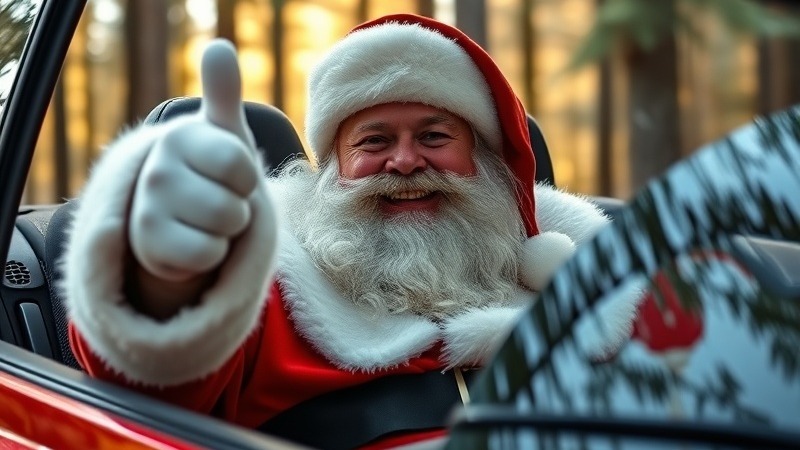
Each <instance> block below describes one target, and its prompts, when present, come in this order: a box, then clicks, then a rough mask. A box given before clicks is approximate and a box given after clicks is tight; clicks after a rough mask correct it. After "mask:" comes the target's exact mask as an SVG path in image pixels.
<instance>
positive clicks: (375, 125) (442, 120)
mask: <svg viewBox="0 0 800 450" xmlns="http://www.w3.org/2000/svg"><path fill="white" fill-rule="evenodd" d="M436 124H442V125H444V126H446V127H449V128H453V127H455V122H453V120H452V119H450V118H449V117H447V116H444V115H441V114H435V115H432V116H426V117H424V118H422V119H421V120H420V121H419V122H418V124H417V125H418V126H428V125H436ZM387 128H389V124H388V123H386V122H381V121H377V120H376V121H374V122H367V123H365V124H363V125H359V126H358V127H357V128H356V129H355V131H356V133H364V132H366V131H384V130H386V129H387Z"/></svg>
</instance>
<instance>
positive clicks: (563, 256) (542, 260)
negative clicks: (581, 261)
mask: <svg viewBox="0 0 800 450" xmlns="http://www.w3.org/2000/svg"><path fill="white" fill-rule="evenodd" d="M574 253H575V243H574V242H572V239H570V237H569V236H567V235H566V234H564V233H559V232H556V231H545V232H544V233H539V234H537V235H536V236H532V237H530V238H528V240H526V241H525V243H524V244H523V247H522V258H521V259H520V267H519V271H520V274H519V276H520V279H521V280H522V282H523V283H525V285H526V286H528V287H529V288H531V289H533V290H534V291H541V290H542V289H544V287H545V286H547V283H548V282H550V278H551V277H552V276H553V274H554V273H555V272H556V270H557V269H558V268H559V267H561V265H562V264H563V263H564V262H566V261H567V260H568V259H569V258H570V257H571V256H572V255H573V254H574Z"/></svg>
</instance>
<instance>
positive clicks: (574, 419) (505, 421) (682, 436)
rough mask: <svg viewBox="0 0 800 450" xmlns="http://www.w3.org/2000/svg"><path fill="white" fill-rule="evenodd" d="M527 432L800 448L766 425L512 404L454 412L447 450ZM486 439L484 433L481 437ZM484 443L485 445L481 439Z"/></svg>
mask: <svg viewBox="0 0 800 450" xmlns="http://www.w3.org/2000/svg"><path fill="white" fill-rule="evenodd" d="M523 428H525V429H528V430H533V431H536V432H537V433H539V434H545V433H546V434H555V433H563V434H581V435H587V434H591V435H608V436H611V437H613V438H620V437H638V438H647V439H658V440H659V441H682V442H687V441H690V442H698V443H704V444H708V445H710V446H712V447H714V448H719V447H725V446H731V447H733V448H745V447H751V448H757V449H767V448H769V449H787V450H789V449H791V450H796V449H798V448H800V433H796V432H790V431H786V430H780V429H775V428H772V427H769V426H766V425H748V424H744V423H729V424H726V423H711V422H698V421H691V422H689V421H682V420H664V419H663V418H656V419H644V418H640V417H587V416H577V415H574V414H569V413H565V414H547V413H540V412H525V413H523V412H520V411H517V410H515V409H514V408H513V407H512V406H500V405H471V406H469V407H467V408H464V409H462V410H459V411H456V413H455V414H454V416H453V431H452V432H451V435H450V442H449V443H448V447H447V448H448V449H450V448H452V449H457V448H460V447H459V445H460V444H463V443H466V442H468V443H469V445H470V447H477V448H479V447H481V441H480V440H479V439H476V438H477V436H476V433H490V432H492V431H496V432H500V431H501V430H503V431H510V430H515V429H523ZM484 438H488V434H486V435H484ZM484 442H485V441H484Z"/></svg>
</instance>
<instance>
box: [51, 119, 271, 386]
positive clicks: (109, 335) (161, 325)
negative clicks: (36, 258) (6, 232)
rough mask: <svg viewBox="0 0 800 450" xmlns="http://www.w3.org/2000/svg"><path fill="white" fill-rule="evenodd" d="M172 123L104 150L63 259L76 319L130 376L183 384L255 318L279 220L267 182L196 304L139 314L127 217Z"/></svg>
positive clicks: (215, 363)
mask: <svg viewBox="0 0 800 450" xmlns="http://www.w3.org/2000/svg"><path fill="white" fill-rule="evenodd" d="M167 126H168V125H165V126H161V125H159V126H154V127H149V126H140V127H138V128H137V129H135V130H134V131H132V132H129V133H128V134H126V135H125V136H123V137H121V138H120V139H118V140H117V141H116V143H115V144H113V145H112V146H111V148H109V149H108V150H106V152H105V154H104V155H103V158H102V159H101V161H100V162H99V163H98V164H97V165H96V166H95V168H94V169H93V173H92V176H91V178H90V181H89V182H88V184H87V185H86V186H85V188H84V192H83V194H82V195H81V198H80V203H79V205H78V209H77V211H76V213H75V217H74V220H73V223H72V226H71V233H70V238H69V242H68V246H67V249H66V254H65V258H64V260H63V262H62V265H63V271H64V284H63V286H61V288H62V289H63V291H64V293H65V295H66V298H67V307H68V310H69V313H70V319H71V320H72V322H73V323H74V325H75V327H76V328H77V330H78V331H80V333H81V334H82V335H83V337H84V339H85V340H86V342H87V343H88V344H89V345H90V346H91V348H92V350H93V351H94V352H95V353H96V354H97V355H98V356H99V357H100V358H101V359H103V360H105V361H106V363H107V364H108V365H109V366H110V367H111V368H113V369H114V370H116V371H118V372H120V373H122V374H123V375H124V376H125V377H126V378H127V379H128V380H130V381H132V382H136V383H142V384H146V385H160V386H167V385H176V384H181V383H184V382H188V381H192V380H195V379H198V378H202V377H203V376H206V375H209V374H211V373H213V372H214V371H215V370H217V369H219V368H220V367H221V366H222V365H223V364H224V363H225V361H227V360H228V359H229V358H230V357H231V355H232V354H233V353H234V352H235V351H236V349H237V348H238V347H239V346H240V345H241V344H242V342H243V341H244V340H245V339H246V338H247V336H248V335H249V334H250V333H251V332H252V330H253V329H254V327H255V326H256V325H257V320H258V319H259V317H260V312H261V310H262V308H263V304H264V301H265V299H266V293H267V289H268V287H269V281H270V279H271V275H272V267H273V266H274V264H273V256H274V253H275V236H276V223H275V217H274V215H273V214H272V211H271V207H270V205H271V200H270V198H269V194H268V192H267V189H266V186H265V183H264V181H263V179H262V181H261V183H260V184H259V187H258V188H257V189H256V191H255V192H254V193H253V195H252V197H251V207H252V212H253V217H252V222H251V224H250V226H249V228H248V229H247V230H246V231H245V232H244V233H243V234H242V236H241V237H240V238H239V239H238V240H237V241H236V242H235V244H234V245H233V246H232V247H231V251H230V254H229V256H228V258H227V260H226V261H225V263H224V264H223V265H222V267H221V269H220V274H219V279H218V281H217V282H216V284H215V285H214V286H212V287H211V288H210V289H209V290H208V291H206V292H205V293H204V294H203V296H202V298H201V303H200V305H199V306H197V307H191V308H186V309H184V310H183V311H181V312H180V313H179V314H178V315H176V316H175V317H173V318H171V319H169V320H168V321H166V322H157V321H155V320H153V319H151V318H149V317H146V316H144V315H142V314H139V313H137V312H136V311H134V310H133V309H132V308H131V307H130V305H129V304H128V303H127V301H126V299H125V295H124V292H123V283H124V271H125V260H126V255H127V254H128V251H129V249H128V242H127V233H126V227H127V223H126V217H127V214H128V208H129V206H130V200H131V195H132V192H133V188H134V185H135V182H136V178H137V176H138V174H139V171H140V169H141V167H142V164H143V163H144V161H145V159H146V158H147V155H148V153H149V151H150V149H151V148H152V144H153V142H154V141H155V140H156V139H157V138H158V136H160V134H161V133H163V132H164V130H165V129H166V127H167Z"/></svg>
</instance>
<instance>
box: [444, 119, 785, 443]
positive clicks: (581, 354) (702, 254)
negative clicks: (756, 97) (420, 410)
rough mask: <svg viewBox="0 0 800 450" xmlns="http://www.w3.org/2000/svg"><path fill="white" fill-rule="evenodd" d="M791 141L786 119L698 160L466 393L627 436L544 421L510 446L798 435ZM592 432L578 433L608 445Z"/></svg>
mask: <svg viewBox="0 0 800 450" xmlns="http://www.w3.org/2000/svg"><path fill="white" fill-rule="evenodd" d="M798 129H800V109H798V108H794V109H790V110H788V111H786V112H784V113H782V114H779V115H776V116H775V117H773V118H770V119H769V120H763V121H759V122H757V123H756V124H754V125H752V126H749V127H746V128H744V129H742V130H740V131H737V132H736V133H734V134H732V135H731V136H729V137H727V138H726V139H725V140H722V141H720V142H718V143H716V144H714V145H711V146H708V147H707V148H705V149H703V150H702V151H701V152H700V153H699V154H698V155H696V156H695V157H693V158H692V159H690V160H688V161H686V162H683V163H681V164H679V165H677V166H675V167H674V168H673V169H672V170H670V171H669V172H668V173H667V175H665V176H664V177H663V178H661V179H659V180H658V181H655V182H653V183H651V184H650V185H649V186H648V188H647V189H646V190H644V191H643V192H642V193H640V194H639V195H638V196H637V197H636V198H635V200H634V201H633V203H632V205H631V206H630V207H629V208H628V209H626V210H625V211H624V213H623V214H622V215H621V216H620V217H618V220H617V223H616V224H614V225H613V226H612V229H609V230H605V231H606V232H601V233H600V235H598V237H597V238H596V239H595V241H594V243H593V245H591V246H589V247H588V248H585V249H582V251H580V252H579V253H578V254H577V255H576V257H575V258H574V259H573V260H572V261H571V262H570V263H569V264H568V265H567V267H565V270H562V271H561V272H559V274H557V275H556V277H555V279H554V285H553V286H551V287H550V289H549V290H548V291H546V292H544V293H543V297H542V299H541V302H540V303H539V304H538V305H536V306H535V307H534V308H533V310H532V311H531V314H530V315H529V316H528V318H527V319H526V320H523V321H521V322H520V323H519V325H518V326H517V329H516V330H515V332H514V335H513V336H512V338H511V340H510V341H509V342H507V344H506V346H505V347H504V349H503V350H502V351H501V353H500V355H499V356H498V357H497V359H496V360H495V362H494V364H493V365H492V367H491V368H490V369H489V370H487V371H486V373H485V374H484V377H483V378H482V380H481V382H480V383H478V385H477V386H476V388H475V389H474V391H475V392H474V394H475V395H474V396H475V398H476V402H478V403H481V402H486V403H488V404H495V405H496V404H503V403H505V404H509V405H513V408H515V409H516V410H517V411H519V412H527V413H534V415H543V416H545V417H551V418H554V419H553V420H556V421H557V422H558V421H560V423H561V425H560V426H561V427H562V431H563V429H571V427H575V428H574V429H573V430H572V431H573V432H574V431H575V430H576V429H579V428H580V427H578V426H577V425H576V424H575V423H574V421H575V420H576V418H583V419H587V418H588V419H592V418H595V419H602V420H603V421H604V422H609V421H610V422H612V423H613V421H614V420H621V421H622V422H619V423H618V424H621V425H620V426H619V427H616V428H615V427H611V426H608V423H606V431H607V432H610V433H611V434H612V435H615V436H616V437H612V438H609V437H593V438H591V439H588V440H587V441H586V442H583V439H584V438H585V437H586V436H585V435H584V438H580V439H578V438H577V437H576V435H575V433H570V432H567V433H563V432H562V433H556V434H555V435H550V434H548V433H546V432H545V431H546V430H547V427H545V422H538V423H537V424H536V425H535V426H532V427H529V428H527V429H526V432H523V433H521V434H514V433H511V434H510V435H509V436H512V441H513V442H517V443H519V442H520V441H518V439H523V440H524V439H530V438H535V439H540V438H542V435H543V434H544V435H547V436H549V437H548V438H547V439H544V441H542V442H545V443H547V442H549V444H548V445H542V448H643V447H642V445H643V444H642V442H641V438H642V434H641V433H644V431H643V429H642V428H641V427H652V426H653V425H654V424H658V425H657V427H656V428H658V429H659V430H660V431H655V429H654V428H648V430H649V431H648V432H649V433H652V434H651V436H652V435H655V436H656V437H660V438H661V439H664V438H667V439H670V438H678V439H683V440H686V441H693V440H700V441H702V440H708V441H715V439H719V437H720V435H718V434H715V433H722V434H725V435H726V436H727V437H728V438H729V439H730V438H731V436H734V435H737V433H738V434H740V435H741V436H740V437H741V441H739V442H734V443H735V444H738V445H741V446H743V447H747V446H748V445H752V444H753V442H752V441H749V440H750V439H756V440H757V438H756V437H754V436H753V435H750V434H748V433H749V431H750V430H753V429H758V428H756V426H758V427H762V426H767V427H768V428H770V429H772V430H774V433H775V436H780V435H781V433H796V432H797V430H798V429H800V359H799V356H798V355H799V354H798V351H797V349H798V348H800V290H798V283H797V274H796V267H797V266H796V261H797V259H796V258H797V256H798V254H800V253H798V252H800V243H798V237H800V225H798V224H800V199H798V197H797V195H796V193H797V192H798V191H800V178H798V174H799V173H800V170H798V167H797V161H798V160H799V159H798V158H800V146H799V145H798V133H797V132H798ZM723 174H724V175H723ZM734 180H735V181H734ZM615 229H616V231H614V230H615ZM739 233H745V234H739ZM648 273H651V274H654V276H653V277H652V278H651V279H649V280H648V278H646V277H645V276H644V275H646V274H648ZM612 286H616V287H614V288H613V289H612ZM639 289H646V290H647V291H649V292H651V293H652V294H651V295H647V296H645V297H644V300H642V302H641V303H640V304H639V308H638V314H637V316H636V318H635V320H634V321H633V327H632V329H631V333H630V335H629V336H628V335H626V336H612V335H611V334H610V333H609V332H608V330H609V329H610V328H609V327H608V323H609V319H608V318H609V317H612V316H613V315H614V314H617V313H618V311H619V310H620V308H622V307H625V305H626V304H627V301H628V300H630V298H631V293H634V294H636V293H637V292H639ZM598 297H599V298H598ZM634 297H635V295H634ZM595 298H598V300H597V302H596V303H595V302H594V300H593V299H595ZM590 308H593V309H590ZM613 317H619V316H618V315H617V316H613ZM523 361H524V363H523ZM511 419H512V417H505V420H506V421H507V423H512V420H511ZM590 422H591V420H590ZM592 423H593V424H594V425H595V426H597V428H594V429H586V428H584V431H587V430H588V432H598V431H600V432H601V433H600V434H602V428H603V426H602V425H601V424H599V423H598V422H592ZM546 425H547V426H548V427H552V426H553V423H551V422H547V423H546ZM584 425H585V423H584ZM687 427H689V428H690V430H688V431H687ZM500 428H502V427H498V429H500ZM762 430H763V429H762ZM495 431H497V429H495ZM506 432H508V429H507V430H506ZM498 433H499V434H502V433H500V432H498ZM526 433H527V434H526ZM626 434H630V436H628V437H627V438H622V442H624V443H625V445H621V446H619V447H616V446H611V445H610V444H611V443H612V442H615V441H617V440H618V438H620V436H618V435H626ZM645 434H647V433H645ZM670 434H672V436H671V437H670ZM637 435H638V438H639V439H634V438H633V437H634V436H637ZM497 436H498V435H495V438H497ZM795 438H796V437H795ZM489 441H491V439H489ZM574 442H582V444H581V445H580V446H577V447H576V446H575V445H573V444H574ZM716 442H717V443H724V442H725V441H720V440H716ZM651 445H652V442H651V443H649V444H648V445H647V446H645V448H652V447H651ZM755 447H756V448H758V447H759V445H755ZM453 448H455V447H453ZM492 448H505V447H503V446H502V445H500V446H499V447H492ZM667 448H669V447H667ZM681 448H684V447H681Z"/></svg>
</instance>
